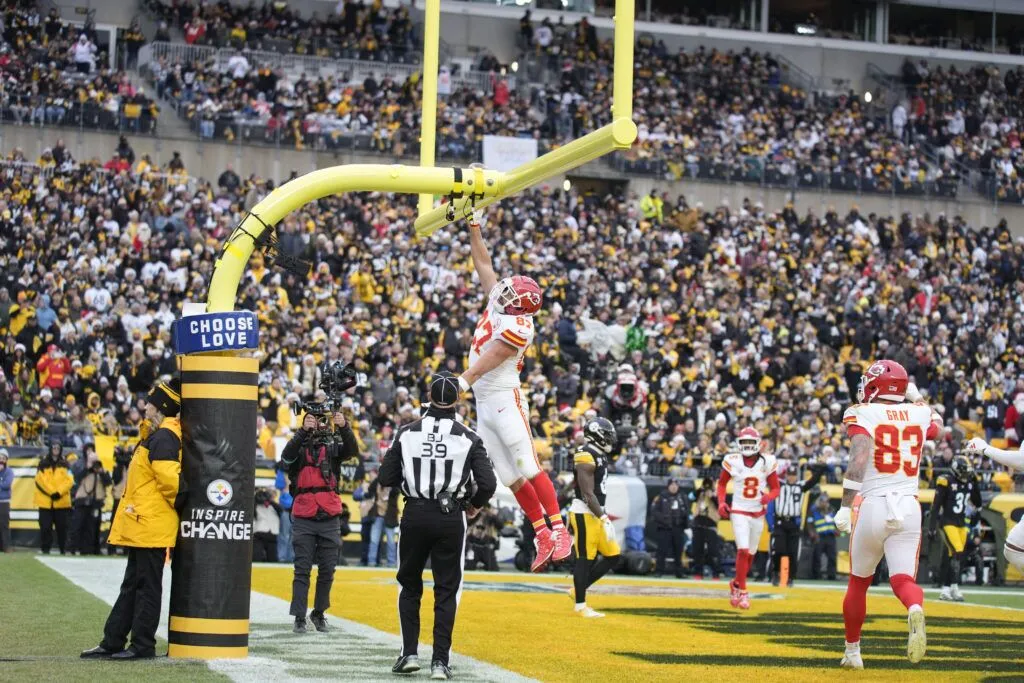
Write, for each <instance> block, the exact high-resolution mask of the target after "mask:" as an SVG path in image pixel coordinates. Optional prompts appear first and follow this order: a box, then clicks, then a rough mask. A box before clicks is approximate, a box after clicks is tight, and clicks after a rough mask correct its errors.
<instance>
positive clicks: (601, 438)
mask: <svg viewBox="0 0 1024 683" xmlns="http://www.w3.org/2000/svg"><path fill="white" fill-rule="evenodd" d="M584 436H585V437H586V439H587V443H588V444H590V445H591V446H593V447H594V448H595V449H597V450H598V451H600V452H601V453H604V454H605V455H609V454H610V453H611V452H612V450H613V449H614V448H615V441H616V438H617V437H616V434H615V427H613V426H612V423H611V422H609V421H608V420H607V419H605V418H599V419H596V420H593V421H592V422H589V423H588V424H587V427H586V429H585V430H584Z"/></svg>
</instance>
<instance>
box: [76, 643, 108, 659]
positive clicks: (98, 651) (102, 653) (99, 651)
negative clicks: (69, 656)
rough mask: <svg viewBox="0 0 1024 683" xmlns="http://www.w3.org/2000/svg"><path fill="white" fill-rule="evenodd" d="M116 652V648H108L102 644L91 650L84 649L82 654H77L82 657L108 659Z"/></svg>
mask: <svg viewBox="0 0 1024 683" xmlns="http://www.w3.org/2000/svg"><path fill="white" fill-rule="evenodd" d="M116 652H117V651H116V650H108V649H107V648H105V647H103V646H102V645H97V646H96V647H94V648H93V649H91V650H84V651H83V652H82V654H80V655H78V656H79V657H81V658H82V659H109V658H110V657H112V656H113V655H114V654H116Z"/></svg>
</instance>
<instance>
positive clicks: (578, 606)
mask: <svg viewBox="0 0 1024 683" xmlns="http://www.w3.org/2000/svg"><path fill="white" fill-rule="evenodd" d="M585 609H587V603H585V602H577V603H576V611H577V612H582V611H583V610H585Z"/></svg>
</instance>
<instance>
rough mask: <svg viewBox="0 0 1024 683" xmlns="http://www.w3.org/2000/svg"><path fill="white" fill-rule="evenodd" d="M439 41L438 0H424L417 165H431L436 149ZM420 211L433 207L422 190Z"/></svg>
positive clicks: (439, 14)
mask: <svg viewBox="0 0 1024 683" xmlns="http://www.w3.org/2000/svg"><path fill="white" fill-rule="evenodd" d="M440 43H441V0H427V5H426V10H425V14H424V18H423V79H422V81H421V83H422V84H423V102H422V105H421V115H420V166H421V167H423V168H433V166H434V155H435V153H436V151H437V75H438V69H439V68H440V64H439V59H438V52H439V50H440ZM418 208H419V213H420V214H424V213H426V212H428V211H430V210H431V209H432V208H434V195H432V194H429V193H426V192H424V193H421V194H420V200H419V206H418Z"/></svg>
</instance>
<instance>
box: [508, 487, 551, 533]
mask: <svg viewBox="0 0 1024 683" xmlns="http://www.w3.org/2000/svg"><path fill="white" fill-rule="evenodd" d="M515 497H516V500H517V501H518V502H519V507H521V508H523V514H524V515H526V518H527V519H528V520H530V523H531V524H533V528H534V529H536V528H537V522H541V523H543V522H544V510H542V509H541V507H540V500H538V499H537V492H536V491H534V490H533V484H531V483H530V482H528V481H525V482H523V485H522V486H520V487H519V490H518V491H516V492H515Z"/></svg>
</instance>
